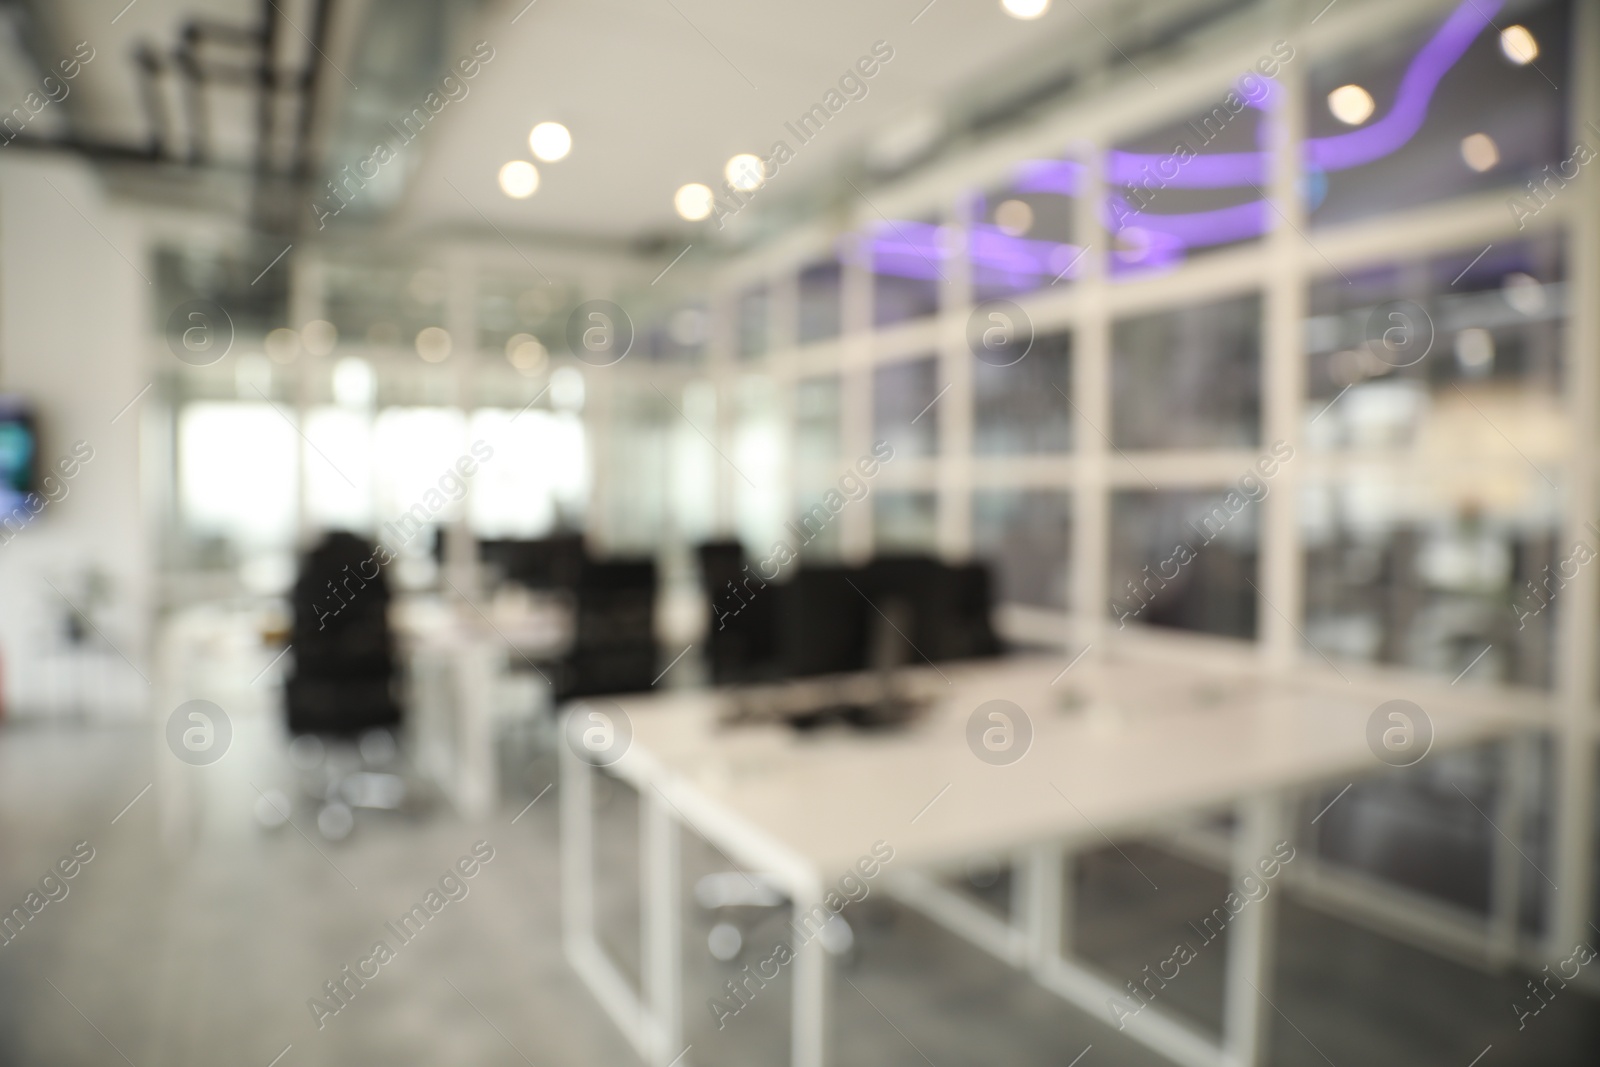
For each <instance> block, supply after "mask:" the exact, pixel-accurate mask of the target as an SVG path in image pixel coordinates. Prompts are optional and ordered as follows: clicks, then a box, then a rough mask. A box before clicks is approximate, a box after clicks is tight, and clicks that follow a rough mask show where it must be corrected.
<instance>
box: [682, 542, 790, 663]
mask: <svg viewBox="0 0 1600 1067" xmlns="http://www.w3.org/2000/svg"><path fill="white" fill-rule="evenodd" d="M695 555H696V556H697V557H698V559H699V562H700V581H701V588H702V589H703V590H704V591H705V594H706V600H707V611H708V619H707V639H706V645H707V658H708V659H709V661H710V665H711V682H712V684H713V685H736V684H739V683H744V682H758V681H768V680H771V679H774V678H776V677H778V675H779V673H780V665H779V662H778V600H779V593H778V591H777V589H776V587H775V586H773V585H772V583H770V582H766V581H764V580H762V578H761V576H760V575H759V574H756V573H755V572H753V571H751V570H750V569H748V566H747V561H746V558H745V554H744V546H743V545H741V544H740V543H739V542H737V541H711V542H707V543H706V544H703V545H700V546H699V547H698V548H697V549H696V550H695Z"/></svg>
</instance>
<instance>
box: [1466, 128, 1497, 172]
mask: <svg viewBox="0 0 1600 1067" xmlns="http://www.w3.org/2000/svg"><path fill="white" fill-rule="evenodd" d="M1461 158H1462V159H1464V160H1466V163H1467V166H1469V167H1471V168H1472V169H1473V170H1475V171H1477V172H1478V173H1479V174H1482V173H1483V172H1484V171H1486V170H1491V169H1493V167H1494V165H1495V164H1496V163H1498V162H1500V147H1499V146H1498V145H1496V144H1495V143H1494V138H1492V137H1490V136H1489V135H1488V134H1486V133H1474V134H1470V135H1468V136H1466V137H1463V138H1462V139H1461Z"/></svg>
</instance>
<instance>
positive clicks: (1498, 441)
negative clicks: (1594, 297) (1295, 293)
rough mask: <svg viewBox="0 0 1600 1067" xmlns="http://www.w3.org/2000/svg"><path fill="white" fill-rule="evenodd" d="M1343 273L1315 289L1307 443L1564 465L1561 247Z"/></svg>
mask: <svg viewBox="0 0 1600 1067" xmlns="http://www.w3.org/2000/svg"><path fill="white" fill-rule="evenodd" d="M1346 274H1347V275H1348V276H1349V279H1350V280H1349V281H1348V282H1346V281H1345V280H1344V279H1342V278H1338V279H1331V280H1328V281H1323V282H1318V283H1316V284H1314V285H1313V286H1312V287H1311V293H1310V301H1309V311H1310V315H1311V317H1310V319H1309V320H1308V321H1307V323H1306V348H1307V351H1308V354H1309V357H1310V367H1309V374H1308V386H1309V390H1308V391H1309V394H1310V399H1309V401H1308V403H1307V405H1306V412H1305V417H1306V428H1305V439H1306V441H1307V442H1308V444H1309V445H1310V446H1311V447H1313V448H1320V449H1343V448H1390V449H1402V448H1403V449H1415V450H1417V451H1418V452H1420V453H1422V454H1423V455H1425V456H1429V457H1435V458H1441V459H1445V460H1455V459H1459V458H1460V457H1461V456H1462V455H1463V453H1466V454H1469V455H1477V456H1482V457H1483V458H1485V459H1495V458H1499V459H1505V458H1510V459H1513V460H1515V459H1517V458H1518V456H1519V454H1520V455H1521V456H1523V457H1526V458H1527V459H1528V460H1529V461H1531V462H1534V463H1544V464H1555V463H1557V462H1559V460H1560V459H1561V457H1562V455H1563V454H1564V449H1565V447H1566V442H1567V440H1568V436H1567V435H1568V432H1569V421H1568V419H1567V416H1566V414H1565V412H1564V410H1563V406H1562V401H1561V396H1560V393H1561V384H1562V380H1563V377H1564V375H1563V369H1562V359H1561V350H1562V345H1563V343H1564V341H1563V334H1564V331H1565V326H1566V311H1567V308H1566V305H1567V299H1566V285H1565V283H1564V282H1563V280H1562V279H1563V269H1562V256H1561V245H1560V241H1559V239H1557V238H1554V237H1551V238H1545V239H1540V240H1535V241H1518V242H1507V243H1506V244H1504V245H1500V244H1496V245H1493V246H1491V247H1489V248H1488V249H1487V250H1485V249H1482V248H1474V249H1470V250H1467V249H1464V250H1462V251H1460V252H1457V253H1454V254H1452V255H1447V256H1441V257H1437V258H1435V259H1432V260H1416V261H1413V262H1410V263H1402V264H1394V265H1385V266H1381V267H1376V268H1373V269H1370V270H1366V271H1359V272H1350V271H1347V272H1346Z"/></svg>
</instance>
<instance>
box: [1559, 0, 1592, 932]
mask: <svg viewBox="0 0 1600 1067" xmlns="http://www.w3.org/2000/svg"><path fill="white" fill-rule="evenodd" d="M1572 17H1573V18H1574V19H1575V20H1576V23H1577V25H1576V26H1575V30H1576V32H1575V33H1574V34H1573V36H1572V40H1571V42H1570V46H1571V47H1572V49H1573V63H1572V68H1571V70H1572V73H1571V74H1570V77H1571V79H1572V87H1571V88H1572V94H1573V101H1572V102H1573V106H1572V113H1571V114H1572V118H1571V123H1572V129H1571V133H1570V135H1569V139H1568V141H1567V142H1566V143H1567V144H1576V143H1578V142H1582V143H1584V144H1587V145H1589V146H1591V147H1593V146H1594V145H1595V137H1594V130H1593V129H1592V128H1590V127H1591V124H1592V125H1593V126H1600V5H1595V4H1592V3H1589V4H1577V5H1574V11H1573V15H1572ZM1550 43H1551V45H1552V46H1553V47H1562V46H1564V45H1566V44H1568V42H1559V41H1552V42H1550ZM1562 195H1563V196H1565V197H1570V198H1571V202H1572V205H1573V208H1572V215H1571V225H1570V226H1569V227H1568V228H1567V241H1566V259H1567V264H1568V271H1569V273H1568V275H1567V293H1568V297H1567V309H1568V310H1567V314H1568V322H1567V332H1566V351H1565V352H1564V353H1563V355H1564V357H1565V359H1564V362H1565V369H1564V374H1565V377H1566V403H1567V411H1568V421H1569V423H1570V425H1571V427H1572V433H1573V435H1574V440H1573V442H1572V446H1571V448H1572V451H1571V453H1570V455H1569V459H1568V464H1567V466H1566V469H1565V470H1563V471H1561V472H1560V473H1559V475H1557V482H1558V484H1559V485H1560V486H1561V490H1562V498H1563V499H1562V504H1563V509H1562V511H1563V523H1562V530H1561V541H1560V545H1561V546H1562V548H1563V549H1564V550H1566V549H1570V548H1571V546H1572V545H1573V544H1574V543H1575V542H1582V543H1583V544H1586V545H1588V546H1589V547H1590V548H1591V549H1595V548H1600V545H1596V543H1595V540H1594V535H1593V534H1592V533H1590V532H1589V530H1588V529H1587V528H1586V527H1585V525H1584V524H1585V523H1587V522H1592V521H1595V520H1596V519H1597V518H1600V500H1597V498H1596V485H1595V479H1596V477H1597V476H1600V468H1597V464H1596V461H1595V460H1596V456H1595V449H1596V442H1595V434H1596V429H1595V426H1596V416H1597V413H1600V367H1597V366H1596V353H1600V175H1597V174H1596V167H1595V165H1594V164H1590V165H1589V166H1587V167H1584V168H1583V169H1582V170H1580V171H1579V174H1578V177H1577V180H1576V181H1575V182H1574V183H1573V184H1571V185H1569V186H1568V187H1567V188H1566V189H1565V190H1563V193H1562ZM1561 595H1562V597H1563V598H1564V599H1563V601H1562V604H1561V608H1560V610H1559V612H1558V613H1557V620H1558V625H1559V627H1560V629H1559V633H1558V634H1557V651H1556V672H1557V673H1556V694H1557V698H1558V701H1559V704H1560V724H1559V725H1558V727H1557V734H1556V741H1557V743H1556V746H1555V751H1556V761H1557V767H1556V798H1555V827H1554V835H1555V840H1554V842H1553V844H1554V849H1553V852H1554V856H1555V870H1554V871H1552V872H1551V880H1552V881H1554V882H1555V884H1556V885H1558V886H1560V887H1561V888H1560V890H1559V891H1556V890H1555V889H1551V890H1550V891H1549V894H1548V898H1547V900H1548V906H1549V907H1548V910H1549V915H1550V929H1549V931H1548V933H1549V943H1548V946H1547V948H1548V951H1549V952H1550V954H1551V955H1552V957H1565V956H1566V955H1567V954H1568V953H1570V952H1571V951H1572V946H1573V945H1575V944H1577V943H1578V942H1579V941H1580V940H1587V939H1589V938H1591V937H1592V936H1593V932H1592V931H1591V930H1590V929H1589V923H1590V922H1591V921H1593V920H1594V916H1593V914H1591V902H1592V901H1593V899H1594V888H1593V886H1594V859H1595V847H1596V842H1595V821H1594V806H1595V758H1596V755H1597V752H1596V738H1597V730H1596V720H1595V697H1596V693H1595V689H1596V684H1597V682H1600V669H1597V664H1596V662H1595V659H1596V648H1597V646H1600V578H1597V576H1596V573H1595V568H1594V566H1593V565H1590V566H1588V567H1583V568H1580V569H1579V571H1578V574H1577V577H1576V578H1574V579H1573V581H1572V583H1571V584H1570V585H1569V586H1568V588H1567V589H1565V590H1563V591H1562V594H1561Z"/></svg>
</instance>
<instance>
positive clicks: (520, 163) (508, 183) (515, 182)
mask: <svg viewBox="0 0 1600 1067" xmlns="http://www.w3.org/2000/svg"><path fill="white" fill-rule="evenodd" d="M538 188H539V172H538V170H536V169H535V168H534V165H533V164H532V163H529V162H528V161H527V160H525V159H513V160H512V161H511V162H510V163H507V164H506V165H505V166H503V167H501V168H500V191H501V192H502V193H505V194H506V195H507V196H509V197H510V198H511V199H513V200H526V199H528V197H530V196H532V195H533V194H534V192H535V190H537V189H538Z"/></svg>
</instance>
